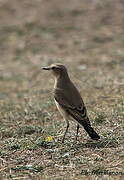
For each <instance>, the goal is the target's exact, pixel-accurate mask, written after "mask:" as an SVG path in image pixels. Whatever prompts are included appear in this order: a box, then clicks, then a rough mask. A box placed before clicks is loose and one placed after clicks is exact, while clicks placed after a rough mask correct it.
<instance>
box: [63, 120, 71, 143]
mask: <svg viewBox="0 0 124 180" xmlns="http://www.w3.org/2000/svg"><path fill="white" fill-rule="evenodd" d="M66 122H67V126H66V129H65V133H64V136H63V138H62V143H64V140H65V136H66V133H67V131H68V128H69V121H68V120H66Z"/></svg>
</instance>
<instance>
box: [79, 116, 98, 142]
mask: <svg viewBox="0 0 124 180" xmlns="http://www.w3.org/2000/svg"><path fill="white" fill-rule="evenodd" d="M86 118H88V117H86ZM79 124H81V125H82V126H83V127H84V129H85V131H86V132H87V133H88V134H89V136H90V137H91V138H92V139H93V140H98V139H100V136H99V135H98V134H97V133H96V131H95V130H94V129H93V128H92V127H91V125H90V124H89V123H87V121H85V120H84V121H80V120H79Z"/></svg>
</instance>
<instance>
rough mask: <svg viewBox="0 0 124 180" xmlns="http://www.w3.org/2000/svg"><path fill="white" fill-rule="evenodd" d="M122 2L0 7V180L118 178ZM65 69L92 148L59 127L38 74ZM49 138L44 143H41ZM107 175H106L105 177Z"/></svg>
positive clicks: (123, 90)
mask: <svg viewBox="0 0 124 180" xmlns="http://www.w3.org/2000/svg"><path fill="white" fill-rule="evenodd" d="M123 12H124V3H123V1H121V0H118V1H116V0H105V1H103V2H101V1H95V0H92V1H90V0H84V1H83V2H82V1H81V0H76V1H75V0H69V1H66V0H63V1H59V3H58V1H57V0H53V1H47V0H42V1H41V0H39V1H38V0H37V1H33V0H30V1H29V0H26V1H25V0H21V1H17V0H13V1H11V2H10V1H9V0H6V1H5V0H1V2H0V54H1V56H0V108H1V112H0V124H1V126H0V179H33V180H35V179H36V180H38V179H54V180H55V179H57V180H60V179H78V180H79V179H89V180H90V179H94V180H96V179H112V180H113V179H117V180H118V179H123V176H124V175H122V172H123V173H124V171H123V167H124V153H123V151H124V147H123V146H124V133H123V131H124V95H123V94H124V86H123V85H124V70H123V69H124V68H123V67H124V50H123V44H124V34H123V29H124V15H123ZM54 62H61V63H64V64H66V66H67V67H68V68H69V73H70V76H71V77H72V78H73V80H74V82H75V84H76V85H77V86H78V88H79V89H80V91H81V94H82V96H83V98H84V101H85V104H86V106H87V108H88V113H89V117H90V119H91V121H92V124H93V126H94V128H95V129H96V130H97V132H99V134H100V135H101V140H100V141H99V142H93V141H91V140H90V139H89V137H88V136H87V134H86V133H85V132H84V130H83V129H80V136H79V141H78V142H77V143H75V129H76V125H75V124H73V123H72V124H71V127H70V130H69V133H68V135H67V137H66V141H65V143H64V144H61V137H62V134H63V131H64V129H65V127H64V126H65V122H63V121H62V120H61V119H62V118H61V116H60V115H59V113H58V111H57V110H56V107H55V105H54V102H53V98H52V93H51V90H52V86H53V80H52V77H50V75H49V73H48V72H45V73H43V72H42V71H41V69H40V67H41V66H45V65H48V64H51V63H54ZM49 137H51V141H49ZM112 172H113V174H114V173H116V174H114V175H112Z"/></svg>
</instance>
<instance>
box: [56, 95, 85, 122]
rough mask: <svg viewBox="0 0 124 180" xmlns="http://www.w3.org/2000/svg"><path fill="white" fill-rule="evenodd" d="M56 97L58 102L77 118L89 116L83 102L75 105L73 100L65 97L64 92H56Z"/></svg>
mask: <svg viewBox="0 0 124 180" xmlns="http://www.w3.org/2000/svg"><path fill="white" fill-rule="evenodd" d="M54 98H55V100H56V101H57V102H58V104H59V105H60V106H62V107H63V108H64V109H65V111H67V112H68V113H69V114H70V115H71V116H73V117H74V118H75V119H77V118H78V119H82V118H84V117H86V116H87V115H86V114H87V112H86V108H85V105H84V104H83V103H82V104H79V105H75V104H74V103H72V102H71V100H70V99H68V98H67V97H65V96H64V94H61V95H59V94H57V93H56V94H54Z"/></svg>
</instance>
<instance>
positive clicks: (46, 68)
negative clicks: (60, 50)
mask: <svg viewBox="0 0 124 180" xmlns="http://www.w3.org/2000/svg"><path fill="white" fill-rule="evenodd" d="M41 69H43V70H51V67H50V66H47V67H42V68H41Z"/></svg>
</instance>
